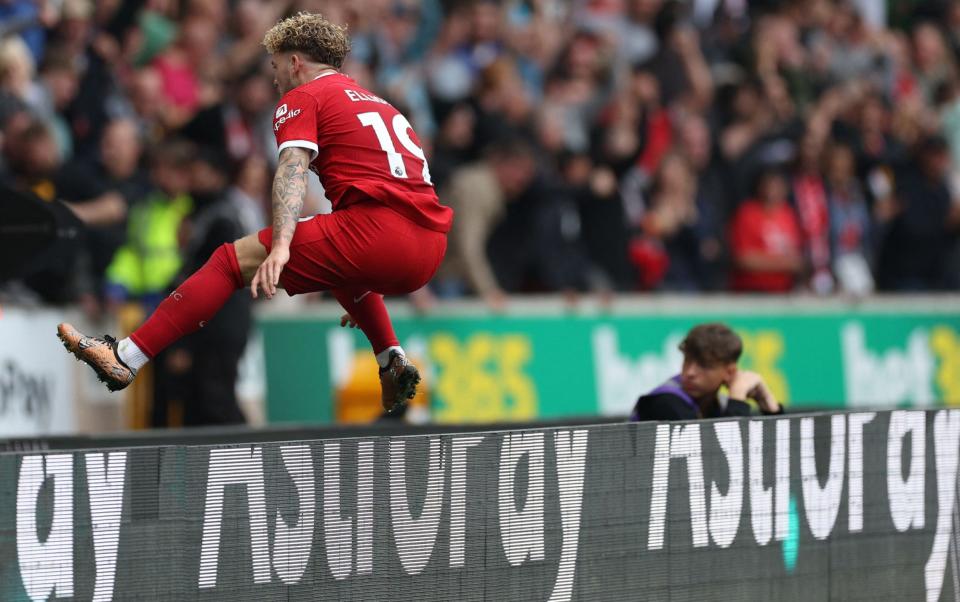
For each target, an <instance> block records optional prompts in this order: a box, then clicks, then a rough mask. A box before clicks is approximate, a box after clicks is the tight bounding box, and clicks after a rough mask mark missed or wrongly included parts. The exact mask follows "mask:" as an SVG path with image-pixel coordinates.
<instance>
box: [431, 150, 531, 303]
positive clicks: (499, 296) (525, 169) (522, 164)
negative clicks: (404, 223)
mask: <svg viewBox="0 0 960 602" xmlns="http://www.w3.org/2000/svg"><path fill="white" fill-rule="evenodd" d="M535 176H536V162H535V155H534V150H533V148H532V147H531V146H530V144H529V143H527V142H525V141H522V140H514V139H510V140H504V141H501V142H498V143H496V144H494V145H492V146H491V147H490V148H489V149H487V152H486V156H485V159H484V160H483V161H480V162H478V163H474V164H471V165H469V166H466V167H464V168H462V169H460V170H458V171H457V172H455V173H454V174H453V176H452V177H451V178H450V183H449V186H448V187H447V189H446V190H445V191H443V192H442V193H441V195H440V197H441V199H443V202H445V203H446V204H447V205H449V206H450V207H452V208H453V210H454V212H455V214H456V215H457V219H455V220H454V225H453V229H452V230H451V231H450V238H449V246H448V248H447V256H446V259H445V260H444V265H443V266H442V267H441V270H440V272H439V274H438V276H437V278H436V284H437V288H438V290H439V292H440V295H441V296H451V295H462V294H464V293H465V292H466V291H467V290H472V291H473V292H474V293H476V294H477V295H479V296H480V297H482V298H483V299H484V300H485V301H486V302H487V304H488V305H489V306H490V307H492V308H495V309H500V308H502V307H503V305H504V303H505V301H506V297H505V293H504V291H503V287H502V286H501V284H500V283H499V282H498V281H497V277H496V275H495V274H494V270H493V267H492V266H491V265H490V260H489V258H488V257H487V244H488V241H489V239H490V236H491V235H492V233H493V230H494V228H495V227H496V226H497V225H498V224H499V223H500V221H501V220H503V218H504V216H505V214H506V212H507V207H508V206H509V205H510V204H511V203H514V202H516V201H517V200H519V199H520V198H521V197H522V195H523V194H524V193H525V192H526V191H527V190H528V189H529V188H530V186H531V184H532V182H533V179H534V177H535Z"/></svg>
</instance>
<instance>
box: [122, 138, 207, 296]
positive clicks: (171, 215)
mask: <svg viewBox="0 0 960 602" xmlns="http://www.w3.org/2000/svg"><path fill="white" fill-rule="evenodd" d="M193 155H194V150H193V146H192V145H191V144H190V143H188V142H185V141H180V140H173V141H169V142H165V143H164V144H162V145H160V146H159V147H157V148H156V150H155V151H154V152H153V154H152V155H151V157H150V178H151V180H152V182H153V184H154V185H155V186H156V190H155V191H154V192H153V193H152V194H150V195H149V196H147V198H146V199H144V201H143V202H141V203H139V204H137V205H136V206H134V207H133V208H132V209H131V210H130V215H129V217H128V221H127V241H126V243H125V244H124V245H123V246H122V247H120V249H118V250H117V252H116V254H115V255H114V257H113V261H112V262H111V263H110V265H109V267H108V268H107V288H108V296H109V297H110V299H111V300H112V301H115V302H121V301H126V300H129V299H138V300H140V301H142V302H143V303H144V304H145V305H147V306H148V307H153V306H155V305H156V304H157V303H159V302H160V301H161V300H162V299H163V297H164V296H166V294H167V293H168V292H169V288H170V286H171V284H172V283H173V280H174V278H175V277H176V275H177V273H178V272H179V271H180V268H181V267H182V264H183V260H182V257H181V251H180V241H179V236H180V226H181V224H182V223H183V220H184V218H185V217H186V216H187V215H189V214H190V211H191V210H192V208H193V201H192V200H191V198H190V195H189V187H190V175H189V168H190V164H191V162H192V160H193Z"/></svg>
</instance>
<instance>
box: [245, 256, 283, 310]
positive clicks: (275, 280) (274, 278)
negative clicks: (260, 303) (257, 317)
mask: <svg viewBox="0 0 960 602" xmlns="http://www.w3.org/2000/svg"><path fill="white" fill-rule="evenodd" d="M288 261H290V249H289V248H287V247H283V246H276V247H274V248H273V249H272V250H271V251H270V254H269V255H267V258H266V259H264V260H263V263H261V264H260V267H258V268H257V273H256V274H254V275H253V280H252V281H250V294H251V295H253V298H254V299H256V298H257V288H258V287H259V288H261V289H263V292H264V294H266V295H267V299H272V298H273V296H274V295H275V294H277V285H278V284H279V283H280V272H282V271H283V266H285V265H287V262H288Z"/></svg>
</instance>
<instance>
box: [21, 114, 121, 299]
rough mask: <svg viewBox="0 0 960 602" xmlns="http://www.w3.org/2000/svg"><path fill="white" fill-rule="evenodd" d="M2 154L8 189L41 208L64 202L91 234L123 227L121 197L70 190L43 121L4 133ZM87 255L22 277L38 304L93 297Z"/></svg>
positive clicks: (81, 251)
mask: <svg viewBox="0 0 960 602" xmlns="http://www.w3.org/2000/svg"><path fill="white" fill-rule="evenodd" d="M3 150H4V160H5V162H6V165H7V168H8V172H7V174H6V178H5V183H6V184H7V185H9V186H11V187H12V188H14V189H17V190H21V191H25V192H31V193H33V194H34V195H36V196H37V197H39V198H40V199H41V200H43V201H46V202H53V201H55V200H56V201H63V202H64V203H65V204H66V205H67V206H68V207H69V208H70V209H71V210H72V211H73V213H75V214H76V216H77V217H78V218H80V220H81V221H82V222H83V223H84V224H86V225H87V226H89V227H90V229H91V230H92V231H94V232H98V231H99V230H100V229H101V228H106V229H110V228H113V227H115V226H117V225H118V224H122V223H123V220H124V218H125V216H126V213H127V206H126V203H125V202H124V201H123V198H122V197H121V196H120V195H118V194H116V193H115V192H112V191H108V190H102V189H97V188H76V187H73V186H72V185H71V180H70V177H69V174H68V173H67V172H66V171H65V170H64V168H63V159H62V156H61V154H60V149H59V148H58V147H57V142H56V139H55V136H54V134H53V132H52V131H51V129H50V128H49V127H48V126H47V125H46V124H45V123H43V122H42V121H39V120H36V119H30V118H27V119H26V121H25V122H22V124H21V125H18V126H17V127H16V128H8V136H6V138H5V140H4V147H3ZM94 237H96V235H94ZM87 250H88V249H87V247H86V246H83V247H81V248H80V249H75V250H73V251H72V252H71V253H69V254H64V255H63V256H62V257H61V258H60V259H59V260H58V261H56V262H52V263H51V264H50V265H48V266H47V267H46V268H44V269H42V270H40V271H38V272H35V273H33V274H30V275H29V276H27V277H26V278H25V281H26V282H27V284H28V286H30V287H31V288H32V289H33V290H34V291H36V292H37V293H38V294H40V296H41V298H43V299H44V300H45V301H47V302H51V303H65V302H69V301H72V300H77V299H79V298H80V296H81V295H84V296H89V295H94V294H96V292H97V291H96V288H95V287H96V282H97V281H98V279H96V278H95V275H94V272H93V270H94V268H93V267H92V266H91V261H92V260H91V256H90V255H89V254H88V252H87ZM100 267H101V269H102V266H100Z"/></svg>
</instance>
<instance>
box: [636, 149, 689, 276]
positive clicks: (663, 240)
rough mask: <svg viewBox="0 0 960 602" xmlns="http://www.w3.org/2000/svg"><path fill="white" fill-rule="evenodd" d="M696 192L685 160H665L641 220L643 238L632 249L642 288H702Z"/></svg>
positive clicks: (672, 156)
mask: <svg viewBox="0 0 960 602" xmlns="http://www.w3.org/2000/svg"><path fill="white" fill-rule="evenodd" d="M696 192H697V191H696V178H695V175H694V173H693V171H692V170H691V168H690V164H689V163H688V162H687V160H686V159H685V158H684V157H683V156H681V155H679V154H670V155H667V156H666V157H664V159H663V161H662V162H661V163H660V169H659V171H658V173H657V176H656V179H655V180H654V183H653V190H652V195H651V202H650V210H649V211H647V212H646V214H645V215H644V218H643V238H642V239H641V241H640V242H635V243H634V245H632V246H631V255H632V256H634V257H636V260H635V261H637V262H638V264H639V267H640V269H641V273H642V274H643V276H644V278H643V280H644V286H645V288H662V289H664V290H672V291H696V290H699V289H701V288H702V284H701V283H702V273H703V270H704V268H703V262H702V260H701V256H700V253H701V240H700V233H699V230H698V225H699V221H700V216H699V212H698V211H697V204H696ZM637 245H640V247H639V248H638V246H637Z"/></svg>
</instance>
